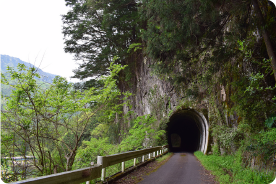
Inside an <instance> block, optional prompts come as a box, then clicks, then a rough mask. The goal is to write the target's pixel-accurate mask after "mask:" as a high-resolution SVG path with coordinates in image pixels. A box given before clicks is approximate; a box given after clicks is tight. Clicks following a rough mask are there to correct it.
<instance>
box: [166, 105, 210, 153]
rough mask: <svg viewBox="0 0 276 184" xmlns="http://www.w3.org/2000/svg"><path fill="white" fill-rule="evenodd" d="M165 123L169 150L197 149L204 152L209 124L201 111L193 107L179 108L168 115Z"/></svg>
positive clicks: (191, 150) (190, 150) (205, 150)
mask: <svg viewBox="0 0 276 184" xmlns="http://www.w3.org/2000/svg"><path fill="white" fill-rule="evenodd" d="M167 125H168V126H167V130H166V132H167V139H168V144H169V149H170V150H171V151H187V152H194V151H197V150H199V151H202V152H203V153H204V154H206V152H207V146H208V137H209V125H208V122H207V120H206V118H205V116H204V115H203V114H202V113H200V112H198V111H196V110H194V109H183V110H179V111H177V112H175V113H174V114H173V115H172V116H171V117H170V119H169V122H168V123H167ZM179 139H180V140H179ZM176 142H177V143H176Z"/></svg>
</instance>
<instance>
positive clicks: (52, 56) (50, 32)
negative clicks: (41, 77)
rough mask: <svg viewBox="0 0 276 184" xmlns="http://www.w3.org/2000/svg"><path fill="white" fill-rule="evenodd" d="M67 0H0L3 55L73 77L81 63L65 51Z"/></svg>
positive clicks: (72, 80) (0, 42)
mask: <svg viewBox="0 0 276 184" xmlns="http://www.w3.org/2000/svg"><path fill="white" fill-rule="evenodd" d="M68 10H69V7H66V6H65V1H64V0H0V27H1V29H0V54H2V55H9V56H12V57H16V58H19V59H21V60H22V61H25V62H29V63H31V64H34V65H35V66H39V64H40V63H41V64H40V68H41V69H42V70H43V71H45V72H48V73H52V74H56V75H60V76H62V77H66V78H67V79H68V80H69V81H71V82H76V81H78V80H77V79H70V77H71V76H73V75H74V73H73V69H76V68H78V64H77V63H76V61H74V60H73V54H69V53H65V52H64V49H63V48H64V40H63V34H62V19H61V15H62V14H66V13H67V12H68Z"/></svg>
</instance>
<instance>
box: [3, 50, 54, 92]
mask: <svg viewBox="0 0 276 184" xmlns="http://www.w3.org/2000/svg"><path fill="white" fill-rule="evenodd" d="M19 63H20V64H24V65H25V66H26V67H28V68H31V67H35V66H34V65H33V64H31V63H27V62H25V61H22V60H20V59H19V58H15V57H11V56H8V55H1V73H2V74H4V75H5V76H6V77H7V79H9V78H10V77H9V76H8V75H7V67H8V66H9V67H11V68H13V69H15V70H17V65H18V64H19ZM35 68H36V70H37V73H38V74H39V75H40V76H41V78H36V79H37V80H38V81H40V82H42V83H45V85H47V83H52V82H53V79H54V78H55V76H57V75H54V74H51V73H47V72H44V71H43V70H41V69H40V68H37V67H35ZM1 93H2V94H3V95H4V96H6V95H9V94H10V93H11V87H10V86H7V85H3V84H2V85H1Z"/></svg>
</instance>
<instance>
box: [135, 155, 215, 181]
mask: <svg viewBox="0 0 276 184" xmlns="http://www.w3.org/2000/svg"><path fill="white" fill-rule="evenodd" d="M208 180H209V179H208V176H205V174H204V168H203V166H202V165H201V164H200V162H199V161H198V160H197V159H196V157H195V156H194V155H193V154H192V153H174V155H173V156H172V157H171V159H170V160H168V161H167V162H166V163H165V164H164V165H162V166H161V167H160V168H159V169H158V170H157V171H156V172H154V173H152V174H150V175H149V176H145V177H144V180H143V181H141V182H140V183H139V184H155V183H156V184H207V183H208V184H209V183H210V181H208Z"/></svg>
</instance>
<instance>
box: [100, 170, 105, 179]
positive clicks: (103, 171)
mask: <svg viewBox="0 0 276 184" xmlns="http://www.w3.org/2000/svg"><path fill="white" fill-rule="evenodd" d="M101 180H102V181H104V180H105V168H102V177H101Z"/></svg>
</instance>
